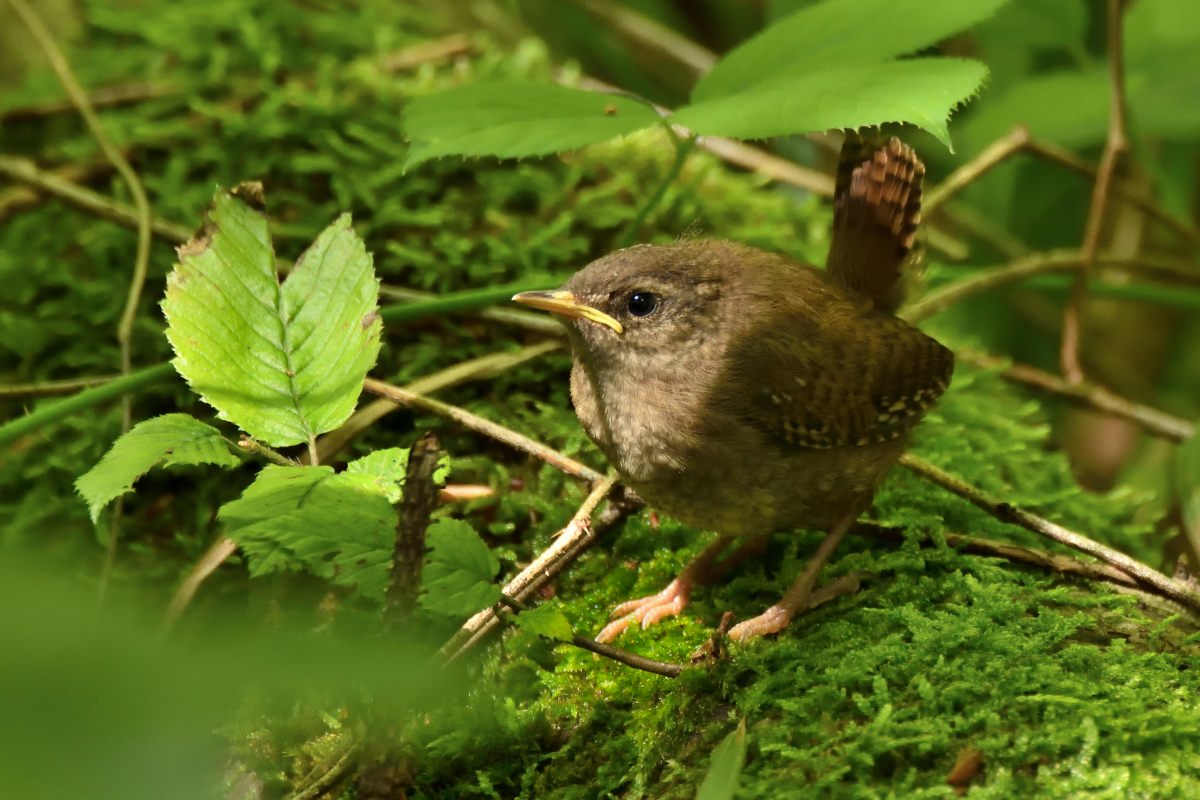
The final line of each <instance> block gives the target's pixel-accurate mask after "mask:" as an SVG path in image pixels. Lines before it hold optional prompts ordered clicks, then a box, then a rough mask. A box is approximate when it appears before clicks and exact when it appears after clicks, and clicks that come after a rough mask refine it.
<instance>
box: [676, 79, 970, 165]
mask: <svg viewBox="0 0 1200 800" xmlns="http://www.w3.org/2000/svg"><path fill="white" fill-rule="evenodd" d="M986 75H987V69H986V68H985V67H984V66H983V64H980V63H979V62H978V61H969V60H961V59H953V58H915V59H910V60H906V61H896V62H888V63H874V64H855V65H852V66H844V67H838V68H834V69H828V70H823V71H821V72H818V73H813V74H811V75H804V76H797V77H790V78H786V79H779V80H773V81H769V82H764V83H759V84H758V85H756V86H755V87H754V88H752V89H750V90H748V91H746V92H744V93H742V94H739V95H736V96H731V97H718V98H716V99H713V100H708V101H703V102H699V103H696V104H694V105H690V106H685V107H684V108H682V109H680V110H679V111H678V112H677V113H676V114H675V115H674V116H673V117H672V118H671V119H672V121H673V122H677V123H679V124H680V125H684V126H686V127H688V128H690V129H692V130H693V131H695V132H696V133H699V134H706V135H712V136H733V137H738V138H742V139H765V138H768V137H771V136H783V135H786V134H791V133H797V132H800V131H819V130H826V129H828V128H858V127H861V126H864V125H878V124H880V123H883V122H910V123H912V124H914V125H917V126H919V127H921V128H924V129H925V130H927V131H929V132H930V133H931V134H933V135H934V136H936V137H937V138H938V140H939V141H941V142H942V143H944V144H945V145H946V146H947V147H949V146H950V134H949V131H948V130H947V128H946V122H947V120H948V119H949V117H950V112H951V111H952V110H953V109H954V107H955V106H957V105H958V104H959V103H962V102H963V101H965V100H966V99H968V98H969V97H971V96H972V95H974V94H975V92H977V91H978V90H979V86H980V84H981V83H982V82H983V79H984V77H985V76H986Z"/></svg>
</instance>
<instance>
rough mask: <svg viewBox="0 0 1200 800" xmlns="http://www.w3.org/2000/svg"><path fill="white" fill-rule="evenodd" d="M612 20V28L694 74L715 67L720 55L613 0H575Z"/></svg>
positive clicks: (698, 74)
mask: <svg viewBox="0 0 1200 800" xmlns="http://www.w3.org/2000/svg"><path fill="white" fill-rule="evenodd" d="M575 2H576V4H577V5H581V6H583V7H584V8H586V9H587V10H588V11H590V12H592V13H593V14H595V15H596V16H597V17H599V18H600V19H602V20H603V21H604V22H605V23H607V24H608V26H609V27H610V28H612V29H613V30H615V31H617V32H619V33H621V34H622V35H624V36H625V37H627V38H628V39H629V40H631V41H633V42H636V43H637V44H638V45H639V46H640V47H642V48H643V49H645V50H646V51H648V52H650V53H658V54H659V55H663V56H666V57H668V58H670V59H671V60H672V61H674V62H676V63H677V64H680V65H682V66H684V67H687V68H688V69H689V70H690V71H691V73H692V75H693V77H697V78H698V77H700V76H701V75H703V74H704V73H705V72H708V71H709V70H710V69H712V66H713V64H715V63H716V62H717V55H716V54H715V53H713V52H712V51H711V50H709V49H708V48H706V47H704V46H702V45H699V44H697V43H695V42H693V41H692V40H691V39H688V38H687V37H686V36H683V35H681V34H680V33H679V32H678V31H676V30H674V29H672V28H669V27H667V26H666V25H663V24H662V23H660V22H658V21H657V20H655V19H653V18H651V17H648V16H646V15H645V14H642V13H640V12H638V11H634V10H633V9H631V8H628V7H627V6H623V5H620V4H618V3H614V2H612V0H575Z"/></svg>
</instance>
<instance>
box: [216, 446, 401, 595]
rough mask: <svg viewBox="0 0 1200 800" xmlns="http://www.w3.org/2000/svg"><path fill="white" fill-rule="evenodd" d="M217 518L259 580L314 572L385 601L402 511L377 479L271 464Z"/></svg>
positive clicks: (326, 468) (227, 504) (314, 468)
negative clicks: (286, 572) (282, 573)
mask: <svg viewBox="0 0 1200 800" xmlns="http://www.w3.org/2000/svg"><path fill="white" fill-rule="evenodd" d="M217 517H218V519H220V520H221V521H222V522H223V523H225V526H226V527H225V532H226V535H227V536H229V538H231V539H233V540H234V541H235V542H237V543H238V545H239V546H240V547H241V548H242V550H243V551H244V552H245V553H246V556H247V558H248V560H249V564H250V574H251V575H263V574H265V573H268V572H276V571H282V570H298V569H306V570H308V571H310V572H312V573H313V574H315V575H318V576H320V577H322V578H326V579H328V580H331V581H333V582H334V583H339V584H344V585H349V586H355V587H357V589H358V591H359V592H360V593H361V594H363V595H365V596H367V597H370V598H373V599H376V600H381V599H382V598H383V595H384V592H385V590H386V588H387V580H388V571H389V568H390V566H391V561H392V551H393V545H394V540H395V530H396V514H395V511H393V509H392V504H391V503H390V502H389V501H388V498H387V497H386V496H385V494H384V493H383V491H382V489H381V488H380V487H379V485H378V484H377V483H376V481H375V479H374V478H372V477H371V476H368V475H363V474H348V473H341V474H339V475H335V474H334V472H333V470H332V469H331V468H330V467H281V466H275V465H270V466H267V467H264V468H263V470H262V471H261V472H260V473H259V474H258V477H257V478H255V480H254V483H252V484H251V485H250V486H249V488H247V489H246V491H244V492H242V496H241V497H239V498H238V499H237V500H234V501H232V502H230V503H226V504H225V505H224V506H222V507H221V510H220V512H219V513H218V514H217Z"/></svg>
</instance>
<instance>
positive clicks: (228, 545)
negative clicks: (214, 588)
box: [163, 535, 237, 631]
mask: <svg viewBox="0 0 1200 800" xmlns="http://www.w3.org/2000/svg"><path fill="white" fill-rule="evenodd" d="M236 550H237V542H235V541H233V539H230V538H228V537H227V536H224V535H221V536H218V537H217V539H216V541H214V542H213V543H212V544H211V545H209V548H208V549H207V550H205V551H204V555H202V556H200V560H199V561H197V562H196V563H195V564H193V565H192V568H191V569H190V570H188V574H187V576H186V577H184V579H183V583H181V584H179V588H178V589H176V590H175V594H174V596H173V597H172V598H171V602H170V604H169V605H168V606H167V614H166V617H165V618H164V619H163V630H164V631H170V630H171V629H172V628H174V627H175V625H176V623H178V622H179V618H180V617H181V616H183V612H184V610H185V609H187V607H188V606H189V605H190V604H191V602H192V598H193V597H195V596H196V591H197V590H198V589H199V588H200V584H202V583H204V581H205V580H206V579H207V578H208V576H209V575H212V574H213V572H215V571H216V569H217V567H219V566H221V565H222V564H224V563H225V560H226V559H228V558H229V557H230V556H231V555H233V554H234V551H236Z"/></svg>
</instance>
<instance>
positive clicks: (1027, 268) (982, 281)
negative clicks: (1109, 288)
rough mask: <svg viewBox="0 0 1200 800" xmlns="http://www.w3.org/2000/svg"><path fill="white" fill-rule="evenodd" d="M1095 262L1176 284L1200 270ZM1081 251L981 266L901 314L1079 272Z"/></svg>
mask: <svg viewBox="0 0 1200 800" xmlns="http://www.w3.org/2000/svg"><path fill="white" fill-rule="evenodd" d="M1093 263H1094V265H1095V266H1096V267H1097V268H1100V269H1104V270H1114V271H1116V272H1119V273H1122V274H1124V275H1128V276H1132V277H1138V278H1148V279H1150V280H1156V281H1160V282H1163V283H1175V284H1179V285H1188V286H1190V285H1197V284H1200V271H1193V270H1187V269H1185V268H1182V266H1181V265H1176V264H1174V263H1173V262H1171V263H1167V262H1163V261H1161V260H1154V259H1147V258H1142V257H1141V256H1138V257H1135V258H1112V257H1104V256H1099V257H1096V258H1095V259H1094V262H1093ZM1083 264H1084V260H1083V253H1082V252H1081V251H1079V250H1046V251H1043V252H1039V253H1033V254H1031V255H1029V256H1025V257H1024V258H1018V259H1015V260H1013V261H1010V262H1008V263H1007V264H1001V265H998V266H995V267H984V268H982V269H979V270H977V271H976V272H974V273H973V274H972V275H970V276H969V277H966V278H963V279H962V280H958V281H954V282H952V283H948V284H946V285H945V286H942V287H940V288H938V289H935V290H933V291H932V292H929V293H928V294H926V295H925V296H924V297H922V298H921V299H920V300H918V301H916V302H914V303H910V304H909V305H907V306H905V307H904V308H903V309H901V312H900V316H901V317H903V318H904V319H906V320H908V321H909V322H914V323H915V322H920V321H921V320H924V319H928V318H929V317H931V316H933V315H934V314H937V313H939V312H941V311H945V310H946V309H947V308H949V307H950V306H952V305H955V304H957V303H961V302H962V301H964V300H967V299H969V298H971V297H974V296H976V295H979V294H983V293H985V292H990V291H992V290H994V289H998V288H1000V287H1002V286H1007V285H1009V284H1012V283H1018V282H1020V281H1023V280H1025V279H1027V278H1032V277H1034V276H1036V275H1047V274H1050V273H1062V272H1066V273H1071V272H1074V273H1078V272H1079V271H1081V269H1082V268H1083Z"/></svg>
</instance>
